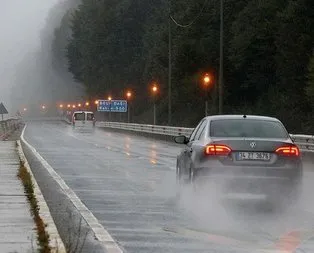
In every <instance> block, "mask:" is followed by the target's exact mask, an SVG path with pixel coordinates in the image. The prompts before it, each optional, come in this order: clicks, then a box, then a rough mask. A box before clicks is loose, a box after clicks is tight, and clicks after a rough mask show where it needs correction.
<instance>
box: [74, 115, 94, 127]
mask: <svg viewBox="0 0 314 253" xmlns="http://www.w3.org/2000/svg"><path fill="white" fill-rule="evenodd" d="M95 123H96V121H95V116H94V113H93V112H87V111H77V112H74V113H73V116H72V126H73V128H74V129H81V130H93V129H94V128H95Z"/></svg>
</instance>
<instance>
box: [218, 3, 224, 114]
mask: <svg viewBox="0 0 314 253" xmlns="http://www.w3.org/2000/svg"><path fill="white" fill-rule="evenodd" d="M223 1H224V0H220V59H219V114H222V113H223V90H224V87H223V85H224V81H223V42H224V41H223V33H224V3H223Z"/></svg>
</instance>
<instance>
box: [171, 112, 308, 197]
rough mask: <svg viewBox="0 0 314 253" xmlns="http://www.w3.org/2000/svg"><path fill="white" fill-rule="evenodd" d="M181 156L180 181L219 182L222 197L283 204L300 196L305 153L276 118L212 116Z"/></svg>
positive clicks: (184, 139) (188, 141)
mask: <svg viewBox="0 0 314 253" xmlns="http://www.w3.org/2000/svg"><path fill="white" fill-rule="evenodd" d="M175 141H176V142H177V143H180V144H185V147H184V148H183V150H182V152H181V153H180V154H179V156H178V157H177V181H178V182H179V183H180V185H182V184H186V183H193V184H194V185H202V184H204V185H206V184H207V185H208V184H211V183H215V184H216V185H219V187H220V188H221V192H223V196H225V197H227V198H228V197H230V198H244V197H245V196H246V197H248V196H250V197H251V198H263V199H265V200H270V201H272V202H273V201H275V202H276V201H278V200H283V199H285V198H286V197H288V196H292V195H293V193H296V192H297V189H298V188H299V185H300V181H301V178H302V162H301V158H300V150H299V148H298V147H297V146H296V145H295V144H294V143H293V141H292V139H291V138H290V135H289V134H288V132H287V130H286V129H285V127H284V125H283V124H282V123H281V122H280V121H279V120H278V119H276V118H271V117H262V116H250V115H219V116H209V117H206V118H204V119H202V120H201V122H200V123H199V124H198V126H197V127H196V128H195V129H194V131H193V133H192V134H191V136H190V137H189V138H188V137H185V136H178V137H176V138H175Z"/></svg>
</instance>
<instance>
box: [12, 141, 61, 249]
mask: <svg viewBox="0 0 314 253" xmlns="http://www.w3.org/2000/svg"><path fill="white" fill-rule="evenodd" d="M17 151H18V155H19V157H20V159H21V161H22V162H23V163H24V166H25V168H26V169H27V170H28V172H29V173H30V175H31V178H32V182H33V184H34V194H35V196H36V199H37V201H38V205H39V215H40V217H41V218H42V220H43V221H44V223H45V225H46V232H47V234H48V235H49V246H50V248H51V252H52V253H66V250H65V247H64V244H63V242H62V240H61V237H60V235H59V232H58V230H57V227H56V225H55V223H54V221H53V218H52V216H51V214H50V211H49V207H48V205H47V203H46V201H45V199H44V196H43V194H42V192H41V190H40V188H39V186H38V184H37V182H36V179H35V177H34V175H33V173H32V170H31V168H30V166H29V164H28V161H27V159H26V157H25V155H24V152H23V148H22V145H21V142H20V141H19V140H18V141H17Z"/></svg>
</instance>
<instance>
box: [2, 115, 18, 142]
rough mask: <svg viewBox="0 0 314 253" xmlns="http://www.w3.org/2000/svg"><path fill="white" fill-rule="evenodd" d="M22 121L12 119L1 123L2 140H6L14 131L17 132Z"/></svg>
mask: <svg viewBox="0 0 314 253" xmlns="http://www.w3.org/2000/svg"><path fill="white" fill-rule="evenodd" d="M20 123H21V120H20V119H18V118H12V119H7V120H3V121H0V140H4V139H6V138H7V137H8V136H9V135H10V134H11V133H12V132H13V131H15V130H17V129H18V127H19V125H20Z"/></svg>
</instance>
